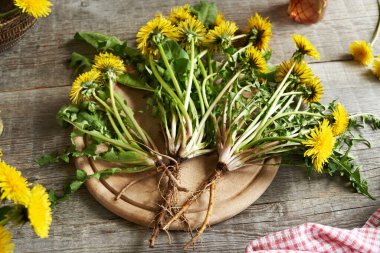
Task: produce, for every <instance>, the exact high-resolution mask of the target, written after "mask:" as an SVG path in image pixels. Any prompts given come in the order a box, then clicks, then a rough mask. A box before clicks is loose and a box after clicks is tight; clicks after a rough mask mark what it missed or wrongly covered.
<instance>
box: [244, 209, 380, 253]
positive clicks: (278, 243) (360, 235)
mask: <svg viewBox="0 0 380 253" xmlns="http://www.w3.org/2000/svg"><path fill="white" fill-rule="evenodd" d="M245 252H246V253H253V252H271V253H275V252H278V253H296V252H326V253H327V252H329V253H330V252H334V253H340V252H342V253H349V252H360V253H362V252H366V253H367V252H368V253H375V252H376V253H380V209H378V210H377V211H376V212H375V213H374V214H373V215H372V216H371V217H370V218H369V219H368V221H367V222H366V224H365V225H364V226H363V227H362V228H355V229H352V230H347V229H339V228H334V227H329V226H324V225H320V224H315V223H306V224H303V225H300V226H297V227H294V228H291V229H287V230H284V231H280V232H276V233H273V234H269V235H267V236H264V237H261V238H259V239H256V240H254V241H252V242H250V243H249V244H248V246H247V247H246V249H245Z"/></svg>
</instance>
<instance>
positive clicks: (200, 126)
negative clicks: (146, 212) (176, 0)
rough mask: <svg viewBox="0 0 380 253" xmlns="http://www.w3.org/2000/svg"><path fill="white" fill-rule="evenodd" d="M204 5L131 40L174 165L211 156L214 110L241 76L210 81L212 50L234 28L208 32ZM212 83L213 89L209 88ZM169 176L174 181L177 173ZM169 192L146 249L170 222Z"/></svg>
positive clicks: (177, 12)
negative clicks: (143, 62)
mask: <svg viewBox="0 0 380 253" xmlns="http://www.w3.org/2000/svg"><path fill="white" fill-rule="evenodd" d="M204 4H205V3H203V4H199V5H196V6H194V7H190V6H189V5H185V6H182V7H177V8H174V9H173V10H172V12H171V13H170V15H169V17H168V18H165V17H163V16H157V17H155V18H154V19H152V20H150V21H149V22H148V23H147V24H146V25H145V26H143V27H142V28H141V29H140V31H139V32H138V34H137V43H138V46H137V48H138V49H139V50H140V51H141V53H142V54H143V55H145V56H146V57H147V58H148V64H147V66H146V69H147V73H148V74H149V75H150V76H151V79H152V80H153V81H154V83H155V84H153V86H154V87H155V88H156V91H155V92H154V95H153V97H152V98H151V100H150V102H149V104H150V106H151V107H152V108H155V111H156V113H157V115H158V116H159V117H160V119H161V126H162V130H163V135H164V138H165V141H166V147H167V151H168V154H169V155H170V156H171V157H173V158H175V160H176V161H177V162H178V163H179V164H180V163H181V162H182V161H184V160H187V159H190V158H194V157H197V156H200V155H203V154H207V153H210V152H212V151H214V150H215V140H214V137H215V134H214V127H213V126H212V124H213V123H212V122H213V121H214V122H215V120H216V118H215V116H214V114H213V111H214V108H215V106H216V105H217V103H218V102H219V101H220V100H221V99H222V97H223V95H224V94H225V93H226V92H227V91H228V90H229V89H230V87H232V85H233V83H234V82H235V81H236V80H237V79H238V77H239V75H240V73H241V72H240V71H234V73H231V75H229V76H227V75H225V77H224V78H219V79H218V80H216V79H215V78H214V77H215V76H216V73H217V72H218V71H219V68H220V66H217V64H216V62H215V60H214V59H213V58H214V57H213V55H214V53H215V52H216V51H217V49H216V48H212V47H215V46H216V45H217V42H218V41H219V40H223V47H222V49H226V48H228V47H229V46H230V45H231V42H232V39H233V38H234V33H235V32H236V31H237V27H236V25H235V24H234V23H232V22H224V21H220V22H221V24H220V28H221V29H219V30H217V29H216V28H215V29H210V27H211V26H212V27H214V26H215V20H216V15H217V11H216V7H215V5H213V4H206V5H204ZM205 8H208V9H211V10H212V11H211V14H210V13H209V15H208V16H206V17H204V16H200V13H202V12H203V9H205ZM210 15H211V16H213V17H214V18H213V19H212V18H211V19H210V18H209V16H210ZM223 52H224V51H221V53H223ZM227 55H228V53H226V56H227ZM225 58H227V57H225ZM216 81H217V82H218V85H214V82H216ZM176 168H178V169H179V168H180V166H179V167H176ZM173 174H174V176H175V177H176V178H178V171H173ZM175 190H176V189H175V184H172V183H171V182H170V178H169V183H168V189H167V191H166V195H165V198H164V203H163V205H162V208H161V211H160V213H159V214H158V215H157V219H156V225H155V228H154V230H153V233H152V237H151V239H150V245H151V246H153V245H154V242H155V238H156V237H157V235H158V233H159V230H160V228H162V225H163V223H164V219H165V217H166V216H170V213H171V209H172V206H173V204H174V203H173V201H174V198H175V196H174V195H175Z"/></svg>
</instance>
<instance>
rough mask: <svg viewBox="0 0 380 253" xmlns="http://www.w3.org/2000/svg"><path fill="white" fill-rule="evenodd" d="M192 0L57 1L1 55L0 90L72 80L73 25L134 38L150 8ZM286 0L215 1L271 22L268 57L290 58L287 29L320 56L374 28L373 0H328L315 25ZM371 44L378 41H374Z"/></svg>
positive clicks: (238, 15) (343, 50) (342, 55)
mask: <svg viewBox="0 0 380 253" xmlns="http://www.w3.org/2000/svg"><path fill="white" fill-rule="evenodd" d="M187 2H196V1H193V0H192V1H176V0H168V1H154V0H149V1H123V0H109V1H95V0H82V1H74V0H67V1H58V0H53V3H54V9H53V14H52V15H51V16H50V17H48V18H47V19H41V20H40V21H39V22H38V23H37V26H36V27H35V28H34V29H33V31H31V32H29V33H28V34H27V35H26V36H25V38H24V39H23V40H22V41H21V42H20V43H19V44H18V45H16V46H15V47H14V48H12V49H11V50H9V51H7V52H4V53H2V55H1V69H0V73H1V80H0V91H15V90H20V89H32V88H37V87H56V86H65V85H69V84H70V83H71V81H72V80H71V71H70V70H69V69H68V68H67V64H66V60H67V59H68V58H69V56H70V54H71V53H72V51H74V50H83V47H81V46H80V45H78V43H74V42H72V41H71V39H72V37H73V35H74V33H75V32H76V31H98V32H103V33H107V34H112V35H116V36H119V37H120V38H122V39H127V40H128V41H130V42H131V43H134V40H135V34H136V32H137V30H138V28H139V27H140V26H142V25H143V24H144V23H145V22H146V21H147V20H148V19H150V18H151V17H152V16H153V15H154V13H155V12H157V11H162V12H163V13H165V14H167V13H168V12H169V10H170V8H171V7H173V6H176V5H180V4H184V3H187ZM287 2H288V1H287V0H272V1H251V0H242V1H238V2H236V1H219V2H218V6H219V8H220V10H221V11H222V12H223V13H224V14H225V16H226V17H227V18H228V19H231V20H234V21H236V22H237V24H238V25H239V26H240V27H242V28H244V26H245V23H246V20H247V19H248V17H249V16H251V15H253V14H254V13H255V12H256V11H257V12H260V13H261V14H262V15H264V16H269V17H270V19H271V20H272V22H273V33H274V35H273V39H272V41H271V44H270V45H271V47H272V49H273V59H274V60H273V62H274V63H278V62H280V61H281V60H284V59H286V58H289V57H290V56H291V54H292V51H293V50H294V45H293V43H292V41H291V39H290V35H291V34H292V33H295V32H296V33H301V34H305V35H307V36H308V37H309V38H310V40H311V41H312V42H313V43H314V44H315V45H316V46H317V48H318V49H319V50H320V51H321V57H322V59H321V60H322V61H332V60H341V59H348V55H347V52H348V45H349V44H350V42H351V41H353V40H356V39H365V40H369V39H370V38H371V35H372V32H373V30H374V28H375V24H376V20H377V15H378V10H377V5H376V0H366V1H356V0H349V1H344V0H335V1H329V6H328V8H327V12H326V15H325V17H324V19H323V20H322V21H321V22H319V23H317V24H315V25H311V26H310V25H298V24H296V23H294V22H292V21H291V20H290V19H289V18H288V17H287V13H286V9H287V8H286V5H287ZM375 48H376V50H377V51H379V49H380V47H379V46H378V45H376V47H375Z"/></svg>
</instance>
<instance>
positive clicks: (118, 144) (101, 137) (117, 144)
mask: <svg viewBox="0 0 380 253" xmlns="http://www.w3.org/2000/svg"><path fill="white" fill-rule="evenodd" d="M65 121H66V122H68V123H70V124H71V125H73V126H74V127H75V128H77V129H78V130H79V131H81V132H83V133H84V134H88V135H90V136H92V137H94V138H97V139H99V140H101V141H104V142H108V143H110V144H112V145H114V146H115V147H120V148H123V149H125V150H130V151H135V152H137V153H139V154H141V155H144V156H146V157H147V158H150V157H149V155H147V153H146V152H144V151H142V150H141V149H137V148H135V147H132V146H131V145H129V144H127V143H123V142H121V141H118V140H114V139H111V138H108V137H106V136H104V135H102V134H99V133H96V132H93V131H88V130H85V129H83V128H81V127H80V126H78V125H77V124H75V123H74V122H72V121H69V120H66V119H65Z"/></svg>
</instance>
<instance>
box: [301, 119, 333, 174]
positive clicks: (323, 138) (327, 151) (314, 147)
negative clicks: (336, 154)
mask: <svg viewBox="0 0 380 253" xmlns="http://www.w3.org/2000/svg"><path fill="white" fill-rule="evenodd" d="M306 138H307V140H306V141H304V142H303V143H302V144H304V145H305V146H306V147H308V149H307V150H306V151H305V154H304V156H305V157H306V156H308V157H311V159H312V162H313V165H314V168H315V170H316V171H317V172H322V170H323V166H324V164H325V163H326V162H327V160H328V159H329V157H330V156H331V154H332V152H333V149H334V145H335V137H334V134H333V131H332V128H331V126H330V125H329V121H328V120H326V119H324V120H323V122H320V123H319V126H316V127H315V128H314V129H312V130H311V131H310V135H308V136H306Z"/></svg>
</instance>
